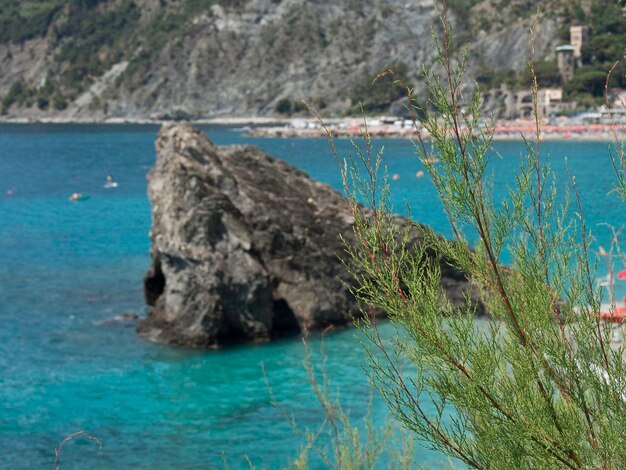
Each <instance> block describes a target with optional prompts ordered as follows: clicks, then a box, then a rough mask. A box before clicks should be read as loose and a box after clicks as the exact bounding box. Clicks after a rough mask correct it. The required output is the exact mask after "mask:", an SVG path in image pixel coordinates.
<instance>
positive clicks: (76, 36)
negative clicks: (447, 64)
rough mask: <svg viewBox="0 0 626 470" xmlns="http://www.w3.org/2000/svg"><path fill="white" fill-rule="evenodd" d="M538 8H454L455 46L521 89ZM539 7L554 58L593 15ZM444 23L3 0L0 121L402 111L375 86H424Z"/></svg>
mask: <svg viewBox="0 0 626 470" xmlns="http://www.w3.org/2000/svg"><path fill="white" fill-rule="evenodd" d="M607 1H608V0H607ZM537 3H538V2H536V1H530V0H513V1H503V0H484V1H480V2H479V1H475V0H474V1H464V0H455V1H452V0H450V1H449V5H450V9H451V10H452V12H451V16H452V17H453V20H454V23H455V25H456V32H457V38H456V44H459V45H460V44H465V43H466V42H468V41H470V42H472V50H471V55H470V58H469V62H468V64H469V69H470V75H471V76H472V77H476V78H477V79H479V80H481V77H482V80H483V81H484V80H485V75H486V76H487V81H491V82H493V78H494V77H496V78H497V77H499V76H502V77H504V78H503V80H504V79H506V80H508V81H515V80H519V81H521V79H522V78H523V75H524V74H523V70H524V68H525V63H526V59H527V56H528V54H529V32H528V30H529V26H530V24H531V22H532V17H533V15H534V13H535V11H536V5H537ZM539 3H541V8H542V11H543V13H542V14H541V18H540V24H539V27H538V39H537V55H538V57H541V58H544V59H549V60H553V59H554V52H553V51H554V47H555V46H556V45H557V44H559V43H560V42H562V39H561V36H562V35H563V31H564V28H565V29H566V28H567V27H568V26H569V24H571V23H572V22H573V21H574V22H575V21H578V20H577V17H576V15H578V17H580V16H581V15H582V16H583V19H584V17H585V16H586V15H589V14H590V11H591V10H590V7H589V6H588V5H586V4H585V2H567V1H565V0H543V1H541V2H539ZM589 3H591V2H589ZM613 3H614V2H613ZM433 26H434V27H435V28H437V27H438V26H437V22H436V14H435V11H434V5H433V1H432V0H404V1H394V0H338V1H336V2H325V1H322V0H308V1H307V0H39V1H36V0H0V64H1V68H0V100H2V101H1V103H2V106H1V108H2V109H0V111H2V113H3V115H4V117H5V118H51V117H53V118H59V119H74V120H81V119H85V120H90V119H96V120H97V119H103V118H107V117H123V118H133V119H141V118H176V117H181V118H206V117H219V116H267V115H278V114H281V113H282V114H290V113H292V112H298V111H300V107H299V105H298V101H299V100H300V99H306V100H310V101H311V102H313V103H315V105H316V106H317V107H319V108H321V109H322V110H323V111H324V112H325V113H327V114H340V113H345V112H346V111H349V110H350V109H351V108H352V109H353V110H354V105H355V103H357V102H358V101H359V100H363V101H365V102H366V103H367V102H368V100H371V102H372V103H371V110H372V111H386V110H389V107H390V105H391V111H393V110H394V109H400V108H401V107H400V106H399V105H398V104H397V103H396V105H395V107H394V105H393V102H394V101H395V100H397V99H398V95H397V94H394V93H393V92H386V91H383V92H379V93H378V94H377V93H376V91H375V90H374V95H373V97H372V95H371V93H370V91H371V87H370V85H369V84H370V82H371V77H372V76H373V75H374V74H376V72H378V71H379V70H381V69H384V68H385V67H388V66H389V65H393V66H394V67H395V68H397V69H399V70H403V71H404V72H405V74H406V76H407V77H408V78H409V79H410V80H411V82H412V83H413V84H414V85H416V86H417V89H418V90H419V89H420V84H419V80H418V79H417V78H416V75H417V71H418V70H419V68H420V66H421V65H422V64H424V63H426V64H428V63H431V62H432V59H433V56H434V51H433V48H432V45H431V28H432V27H433ZM497 74H500V75H497ZM490 85H497V83H490Z"/></svg>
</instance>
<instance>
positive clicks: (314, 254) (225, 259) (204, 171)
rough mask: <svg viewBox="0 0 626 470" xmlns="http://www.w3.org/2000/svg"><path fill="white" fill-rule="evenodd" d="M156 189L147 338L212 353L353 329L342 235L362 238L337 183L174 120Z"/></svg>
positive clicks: (457, 281) (164, 137)
mask: <svg viewBox="0 0 626 470" xmlns="http://www.w3.org/2000/svg"><path fill="white" fill-rule="evenodd" d="M148 180H149V185H148V194H149V196H150V200H151V202H152V219H153V220H152V230H151V234H150V236H151V240H152V266H151V267H150V269H149V271H148V273H147V274H146V277H145V296H146V301H147V303H148V304H149V305H150V311H149V314H148V317H147V318H146V319H145V320H143V321H142V322H140V324H139V326H138V331H139V333H140V334H141V335H143V336H146V337H148V338H150V339H152V340H155V341H160V342H165V343H169V344H175V345H184V346H194V347H213V346H219V345H222V344H224V343H227V342H231V341H237V340H267V339H269V338H271V337H272V336H275V335H278V334H281V333H283V332H288V331H297V330H298V329H301V328H303V327H307V328H309V329H315V328H321V327H324V326H326V325H329V324H335V325H344V324H347V323H349V322H350V321H351V314H352V313H354V312H355V310H356V309H355V307H356V305H355V299H354V298H353V297H352V295H351V294H350V292H349V289H348V287H346V285H345V284H344V283H348V284H350V283H351V282H352V279H351V276H350V275H349V274H348V273H347V272H346V270H345V268H344V267H343V265H342V264H341V262H340V260H339V255H341V254H342V253H343V248H342V244H341V242H340V240H339V234H343V235H344V236H345V237H346V238H347V239H348V240H351V239H352V238H353V233H352V224H353V218H352V216H351V212H350V210H349V208H348V206H347V204H346V202H345V201H344V200H343V199H342V197H341V195H340V194H339V193H337V192H336V191H334V190H333V189H331V188H330V187H329V186H328V185H326V184H322V183H319V182H316V181H313V180H311V179H310V178H308V176H307V175H306V174H305V173H304V172H302V171H300V170H297V169H296V168H293V167H291V166H289V165H288V164H286V163H284V162H282V161H279V160H276V159H274V158H272V157H270V156H269V155H267V154H266V153H264V152H263V151H261V150H259V149H257V148H254V147H249V146H233V147H216V146H215V145H213V144H212V143H211V141H210V140H209V139H208V138H207V137H206V136H205V135H204V134H203V133H202V132H200V131H198V130H195V129H192V128H191V127H190V126H189V125H188V124H172V123H168V124H165V125H164V126H163V128H162V129H161V132H160V134H159V137H158V140H157V163H156V166H155V168H154V169H153V170H152V171H151V172H150V174H149V177H148ZM442 268H443V271H444V279H443V281H442V282H443V283H444V286H445V287H446V289H447V292H448V295H449V296H450V297H451V298H454V299H461V298H462V295H463V294H462V292H463V290H464V289H465V288H466V287H467V282H466V280H465V278H464V276H463V275H462V274H461V273H459V272H455V271H453V270H451V269H450V268H449V267H447V266H446V265H445V263H442Z"/></svg>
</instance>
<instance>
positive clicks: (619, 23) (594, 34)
mask: <svg viewBox="0 0 626 470" xmlns="http://www.w3.org/2000/svg"><path fill="white" fill-rule="evenodd" d="M620 3H621V2H616V1H615V0H596V1H595V2H593V4H592V6H591V10H590V14H589V15H588V17H586V18H585V19H586V24H587V25H588V26H589V38H588V40H587V42H586V43H585V44H583V48H582V51H581V53H582V63H583V66H582V67H580V68H578V69H577V70H576V72H575V74H574V78H573V80H572V81H571V82H569V83H567V84H566V85H565V86H564V90H565V92H566V95H567V97H568V99H570V100H577V101H579V102H582V103H588V104H598V103H601V102H602V101H603V100H604V85H605V83H606V76H607V73H608V71H609V70H610V69H611V67H612V66H613V64H614V63H615V61H617V60H620V59H621V58H622V57H623V55H624V47H626V18H625V17H624V16H622V6H621V5H620ZM611 86H616V87H622V88H623V87H626V63H625V62H624V61H623V60H622V61H621V62H620V63H619V64H618V65H617V67H616V69H615V71H614V72H613V74H612V77H611Z"/></svg>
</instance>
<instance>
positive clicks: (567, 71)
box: [556, 44, 576, 83]
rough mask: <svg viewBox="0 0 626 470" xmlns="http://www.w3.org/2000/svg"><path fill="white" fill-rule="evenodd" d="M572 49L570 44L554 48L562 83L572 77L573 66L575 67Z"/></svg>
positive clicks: (573, 49)
mask: <svg viewBox="0 0 626 470" xmlns="http://www.w3.org/2000/svg"><path fill="white" fill-rule="evenodd" d="M574 51H575V48H574V46H572V45H570V44H563V45H562V46H559V47H557V48H556V59H557V65H558V66H559V73H560V74H561V79H562V80H563V83H567V82H569V81H570V80H571V79H572V78H573V77H574V68H575V67H576V62H575V59H574Z"/></svg>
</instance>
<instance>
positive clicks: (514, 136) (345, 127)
mask: <svg viewBox="0 0 626 470" xmlns="http://www.w3.org/2000/svg"><path fill="white" fill-rule="evenodd" d="M367 120H368V131H369V133H370V135H371V136H372V137H373V138H390V139H395V138H397V139H415V138H417V134H416V132H415V129H414V128H413V127H412V126H404V127H399V126H393V125H389V124H385V125H375V124H373V125H370V123H376V122H377V121H379V120H380V118H378V117H375V116H372V117H367ZM166 121H169V120H168V119H162V120H161V119H148V118H126V117H125V118H107V119H69V118H67V119H66V118H59V117H56V118H43V119H42V118H37V119H35V118H25V117H15V118H7V117H0V125H1V124H98V125H120V124H126V125H157V126H159V125H161V124H162V123H163V122H166ZM189 122H190V123H191V124H193V125H222V126H242V127H246V126H254V128H251V129H249V130H247V133H246V135H248V136H251V137H262V138H325V137H326V135H327V134H326V130H325V129H323V128H321V127H320V126H319V125H317V124H316V121H315V120H314V119H304V118H276V117H259V116H248V117H216V118H206V119H191V120H189ZM362 122H363V121H362V118H328V119H325V120H324V123H325V125H327V126H328V129H329V130H330V131H331V132H332V134H333V137H335V138H358V137H360V136H361V128H362ZM355 123H357V124H356V126H355ZM623 134H624V133H623V131H622V132H620V130H619V129H618V136H619V137H620V138H623V137H624V135H623ZM424 137H425V138H428V135H427V134H425V135H424ZM523 137H526V138H530V139H534V137H535V129H534V125H532V124H529V123H528V122H527V121H524V120H499V121H497V123H496V126H495V133H494V136H493V140H494V141H515V140H521V139H522V138H523ZM541 140H545V141H551V140H557V141H585V142H587V141H590V142H593V141H601V142H605V141H612V140H614V135H613V130H612V129H611V126H610V125H608V124H580V123H576V124H566V123H565V124H560V125H553V124H543V125H542V133H541Z"/></svg>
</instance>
